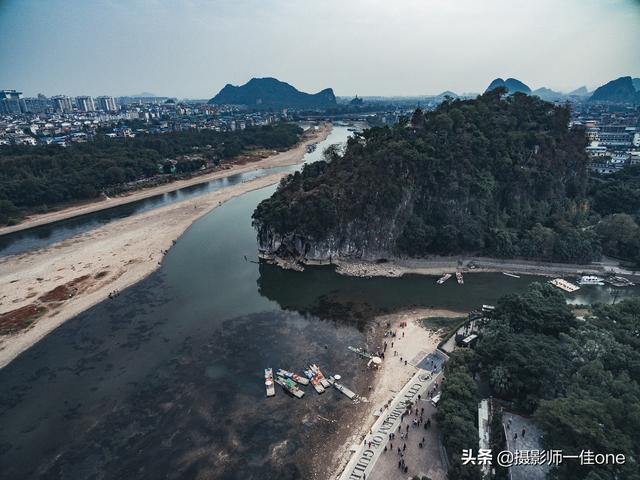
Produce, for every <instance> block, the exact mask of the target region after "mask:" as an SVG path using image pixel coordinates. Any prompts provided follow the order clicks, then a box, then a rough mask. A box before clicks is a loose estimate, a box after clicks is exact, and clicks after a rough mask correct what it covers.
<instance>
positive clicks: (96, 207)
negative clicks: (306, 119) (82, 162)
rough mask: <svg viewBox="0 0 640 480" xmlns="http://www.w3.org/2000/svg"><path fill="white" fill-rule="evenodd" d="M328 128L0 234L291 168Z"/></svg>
mask: <svg viewBox="0 0 640 480" xmlns="http://www.w3.org/2000/svg"><path fill="white" fill-rule="evenodd" d="M331 128H332V126H331V124H329V123H323V124H320V125H319V128H318V129H315V130H314V129H313V128H312V129H309V130H307V131H306V132H305V133H304V135H303V137H302V139H301V141H300V142H299V143H298V144H297V145H296V146H294V147H293V148H290V149H289V150H286V151H284V152H280V153H276V154H273V155H270V156H268V157H266V158H263V159H262V160H258V161H254V162H250V163H243V164H234V165H233V166H232V167H230V168H224V169H221V170H218V171H215V172H212V173H207V174H204V175H199V176H195V177H192V178H189V179H186V180H177V181H175V182H171V183H167V184H165V185H159V186H157V187H150V188H145V189H143V190H138V191H135V192H131V193H128V194H125V195H122V196H118V197H113V198H109V199H105V200H97V201H95V202H90V203H86V204H83V205H76V206H72V207H69V208H65V209H63V210H57V211H55V212H50V213H44V214H37V215H33V216H31V217H27V218H26V219H25V220H24V221H22V222H21V223H19V224H17V225H11V226H8V227H0V235H4V234H7V233H12V232H17V231H20V230H26V229H28V228H32V227H37V226H41V225H46V224H48V223H53V222H58V221H60V220H66V219H68V218H73V217H78V216H80V215H86V214H87V213H93V212H97V211H100V210H105V209H107V208H113V207H117V206H120V205H125V204H127V203H131V202H135V201H138V200H143V199H145V198H149V197H153V196H156V195H161V194H163V193H168V192H173V191H175V190H178V189H180V188H185V187H190V186H193V185H198V184H201V183H206V182H209V181H211V180H217V179H220V178H224V177H229V176H231V175H236V174H238V173H246V172H250V171H253V170H258V169H261V168H269V167H281V166H287V165H293V164H296V163H298V162H299V161H300V160H302V157H303V156H304V154H305V152H306V148H307V145H310V144H312V143H317V142H321V141H323V140H325V139H326V138H327V136H329V133H331Z"/></svg>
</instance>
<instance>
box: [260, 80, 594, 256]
mask: <svg viewBox="0 0 640 480" xmlns="http://www.w3.org/2000/svg"><path fill="white" fill-rule="evenodd" d="M568 120H569V112H568V111H567V110H566V109H565V108H563V107H557V106H554V105H552V104H550V103H547V102H544V101H542V100H540V99H539V98H537V97H532V96H527V95H524V94H519V93H516V94H513V95H509V96H505V95H504V89H501V88H497V89H495V90H492V91H490V92H488V93H485V94H484V95H481V96H479V97H478V98H476V99H475V100H465V101H463V100H449V101H445V102H444V103H442V104H441V105H440V106H439V107H438V108H437V109H436V110H435V111H433V112H428V113H426V114H423V113H422V112H421V111H420V110H417V111H416V112H415V114H414V116H413V118H412V120H411V122H410V125H398V126H396V127H394V128H373V129H370V130H367V131H365V132H364V133H363V134H362V135H361V136H359V137H357V138H355V139H352V140H350V141H349V143H348V146H347V148H346V151H345V152H344V154H342V155H338V154H336V153H335V152H332V153H331V154H330V155H329V157H330V158H329V159H328V161H323V162H317V163H315V164H312V165H308V166H306V167H305V168H304V169H303V171H302V172H300V173H296V174H294V175H292V176H290V177H289V178H287V179H286V180H285V181H284V182H282V184H281V185H280V187H279V189H278V191H277V192H276V193H275V194H274V195H273V196H272V197H271V198H270V199H267V200H265V201H264V202H262V203H261V204H260V205H259V206H258V208H257V209H256V211H255V213H254V220H255V225H256V227H257V228H258V231H259V238H260V242H261V246H262V247H263V248H265V249H267V250H269V249H270V248H275V247H282V248H287V249H288V250H289V251H295V252H296V253H297V254H301V255H309V256H311V257H312V256H313V255H314V254H315V255H322V254H326V253H327V252H328V253H329V254H332V255H352V256H363V257H378V258H379V257H382V256H385V255H394V254H402V255H408V256H415V257H418V256H425V255H428V254H457V253H463V252H464V253H476V254H485V255H491V256H496V257H510V258H511V257H523V258H530V259H545V260H552V261H562V262H578V263H586V262H589V261H592V260H594V259H597V258H599V257H600V254H601V249H600V244H599V239H598V236H597V234H596V232H595V231H594V230H593V229H589V228H584V227H585V226H587V221H588V219H589V209H588V202H587V197H586V189H587V170H586V166H587V157H586V154H585V152H584V147H585V144H586V140H585V136H584V132H583V131H582V130H570V129H568ZM314 249H315V250H314ZM301 250H302V251H301ZM327 256H328V255H327Z"/></svg>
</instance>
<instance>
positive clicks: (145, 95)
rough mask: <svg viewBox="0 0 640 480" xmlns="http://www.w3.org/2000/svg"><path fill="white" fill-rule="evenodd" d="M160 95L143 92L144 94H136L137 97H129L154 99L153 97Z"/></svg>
mask: <svg viewBox="0 0 640 480" xmlns="http://www.w3.org/2000/svg"><path fill="white" fill-rule="evenodd" d="M157 96H158V95H156V94H155V93H150V92H142V93H136V94H135V95H127V97H133V98H138V97H139V98H152V97H157Z"/></svg>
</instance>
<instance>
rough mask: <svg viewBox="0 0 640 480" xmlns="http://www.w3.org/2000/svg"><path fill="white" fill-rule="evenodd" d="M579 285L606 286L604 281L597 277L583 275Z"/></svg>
mask: <svg viewBox="0 0 640 480" xmlns="http://www.w3.org/2000/svg"><path fill="white" fill-rule="evenodd" d="M578 284H579V285H604V280H603V279H602V278H600V277H596V276H595V275H583V276H582V277H580V280H578Z"/></svg>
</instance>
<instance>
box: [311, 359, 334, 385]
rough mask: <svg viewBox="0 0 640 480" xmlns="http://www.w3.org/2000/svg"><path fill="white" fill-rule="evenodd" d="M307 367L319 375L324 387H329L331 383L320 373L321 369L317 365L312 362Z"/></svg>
mask: <svg viewBox="0 0 640 480" xmlns="http://www.w3.org/2000/svg"><path fill="white" fill-rule="evenodd" d="M309 369H310V370H311V371H312V372H314V373H315V374H316V375H318V376H319V377H320V384H321V385H322V386H323V387H324V388H329V387H330V386H331V384H330V383H329V382H328V381H327V379H326V378H325V377H324V374H323V373H322V371H321V370H320V367H319V366H317V365H316V364H315V363H312V364H311V365H309Z"/></svg>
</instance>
